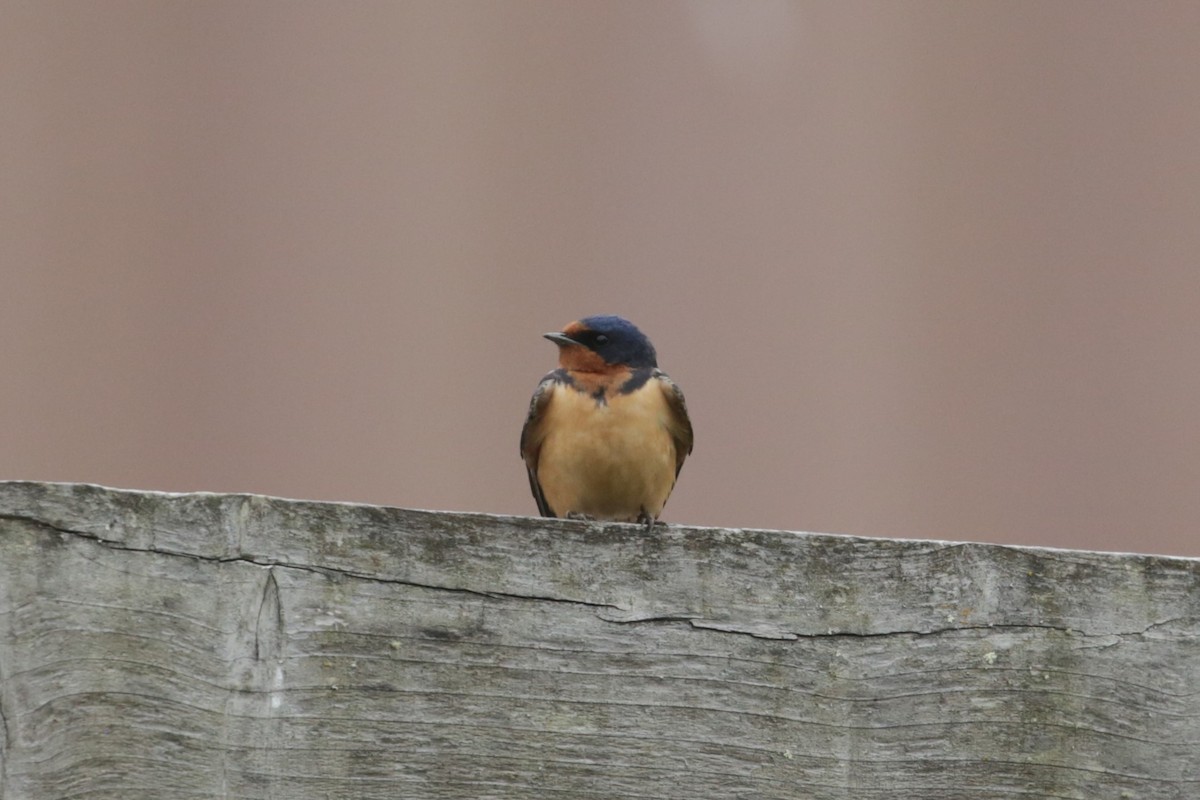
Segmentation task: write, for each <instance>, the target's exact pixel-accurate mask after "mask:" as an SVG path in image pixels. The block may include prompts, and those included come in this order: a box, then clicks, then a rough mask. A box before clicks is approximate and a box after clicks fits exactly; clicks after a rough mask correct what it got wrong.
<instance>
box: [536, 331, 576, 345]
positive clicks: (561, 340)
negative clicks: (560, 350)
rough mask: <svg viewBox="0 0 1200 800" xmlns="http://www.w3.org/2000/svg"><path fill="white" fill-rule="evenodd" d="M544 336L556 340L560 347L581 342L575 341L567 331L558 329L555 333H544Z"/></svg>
mask: <svg viewBox="0 0 1200 800" xmlns="http://www.w3.org/2000/svg"><path fill="white" fill-rule="evenodd" d="M542 336H544V337H546V338H547V339H549V340H550V341H552V342H554V343H555V344H556V345H558V346H559V347H570V346H571V345H573V344H579V342H577V341H575V340H574V339H572V338H571V337H570V336H567V335H566V334H565V333H559V332H558V331H555V332H554V333H543V334H542Z"/></svg>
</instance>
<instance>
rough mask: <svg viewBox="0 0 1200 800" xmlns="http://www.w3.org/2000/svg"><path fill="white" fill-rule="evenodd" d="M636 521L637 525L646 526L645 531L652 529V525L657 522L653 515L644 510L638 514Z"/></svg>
mask: <svg viewBox="0 0 1200 800" xmlns="http://www.w3.org/2000/svg"><path fill="white" fill-rule="evenodd" d="M637 521H638V524H639V525H645V526H646V533H649V532H650V531H652V530H654V526H655V524H656V523H657V522H658V520H657V519H656V518H655V517H652V516H650V515H649V514H647V513H646V512H645V511H643V512H642V513H640V514H638V517H637Z"/></svg>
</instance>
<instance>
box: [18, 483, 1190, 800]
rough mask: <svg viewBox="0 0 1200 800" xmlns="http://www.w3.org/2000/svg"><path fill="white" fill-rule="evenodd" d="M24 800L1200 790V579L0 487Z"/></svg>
mask: <svg viewBox="0 0 1200 800" xmlns="http://www.w3.org/2000/svg"><path fill="white" fill-rule="evenodd" d="M0 737H2V738H0V790H2V792H0V796H3V797H4V798H13V800H32V799H33V798H38V799H39V800H40V799H41V798H51V797H53V798H62V797H79V798H84V797H86V798H109V797H111V798H140V797H145V798H151V797H153V798H176V797H178V798H197V797H201V798H203V797H220V798H268V797H272V798H276V797H277V798H301V799H303V798H326V797H339V798H340V797H356V798H384V797H387V798H396V797H414V798H416V797H421V798H427V797H428V798H462V797H481V798H517V797H547V798H571V799H574V798H707V797H721V798H724V797H746V798H750V797H753V798H797V797H799V798H818V799H822V800H823V799H824V798H830V799H832V798H837V799H838V800H842V799H849V798H855V799H856V800H857V799H859V798H866V799H868V800H869V799H871V798H880V799H882V798H889V799H890V798H901V799H903V798H922V800H938V799H939V798H966V797H969V798H1081V799H1082V798H1087V799H1088V800H1091V799H1092V798H1100V797H1113V798H1121V797H1129V798H1195V797H1200V562H1198V561H1196V560H1189V559H1178V558H1165V557H1155V556H1141V555H1124V554H1106V553H1090V552H1078V551H1062V550H1040V549H1034V548H1016V547H1001V546H990V545H979V544H966V543H952V542H931V541H903V540H888V539H862V538H853V537H841V536H828V535H809V534H795V533H786V532H776V531H757V530H735V529H706V528H683V527H670V528H658V529H656V530H655V531H653V532H651V533H646V532H645V531H644V530H643V529H641V528H640V527H638V526H634V525H620V524H593V523H583V522H572V521H558V520H542V519H534V518H514V517H495V516H489V515H483V514H453V513H435V512H426V511H412V510H403V509H394V508H380V507H372V506H362V505H349V504H336V503H312V502H298V501H288V500H279V499H271V498H265V497H259V496H250V495H214V494H189V495H168V494H157V493H145V492H128V491H117V490H111V489H105V488H101V487H96V486H86V485H78V484H40V483H20V482H10V483H0Z"/></svg>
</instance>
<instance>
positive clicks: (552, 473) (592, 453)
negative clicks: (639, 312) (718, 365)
mask: <svg viewBox="0 0 1200 800" xmlns="http://www.w3.org/2000/svg"><path fill="white" fill-rule="evenodd" d="M543 336H544V337H545V338H547V339H549V340H550V341H551V342H553V343H554V344H556V345H558V368H557V369H555V370H553V371H551V372H549V373H547V374H546V376H545V377H543V378H542V380H541V382H540V383H538V386H537V389H536V390H535V391H534V393H533V398H532V399H531V400H530V401H529V413H528V414H527V415H526V417H525V425H524V427H523V428H522V429H521V457H522V458H523V459H524V461H525V466H526V468H527V470H528V472H529V486H530V489H531V490H532V491H533V497H534V500H535V501H536V502H537V507H538V511H539V512H540V513H541V515H542V516H543V517H567V518H572V519H591V520H609V521H617V522H637V523H641V524H643V525H645V526H646V528H647V529H650V528H652V527H653V526H654V524H655V522H657V521H658V518H659V515H660V514H662V510H663V506H664V505H665V504H666V502H667V497H669V496H670V494H671V490H672V489H673V488H675V481H676V479H677V478H678V477H679V470H680V469H681V468H682V467H683V461H684V459H685V458H687V457H688V455H690V454H691V452H692V439H693V437H692V423H691V421H690V419H689V418H688V412H687V404H686V403H685V402H684V399H683V391H682V390H680V388H679V387H678V386H677V385H676V384H675V382H674V381H672V380H671V379H670V378H669V377H667V374H666V373H665V372H663V371H662V370H660V369H659V368H658V355H657V353H656V352H655V350H654V345H653V344H651V343H650V340H649V339H648V338H646V335H645V334H643V333H642V332H641V331H640V330H638V328H637V326H636V325H634V324H633V323H632V322H630V321H629V320H627V319H624V318H622V317H618V316H613V315H599V316H591V317H584V318H583V319H580V320H577V321H575V322H572V323H570V324H569V325H567V326H565V327H564V328H563V329H562V330H561V331H555V332H552V333H546V334H543Z"/></svg>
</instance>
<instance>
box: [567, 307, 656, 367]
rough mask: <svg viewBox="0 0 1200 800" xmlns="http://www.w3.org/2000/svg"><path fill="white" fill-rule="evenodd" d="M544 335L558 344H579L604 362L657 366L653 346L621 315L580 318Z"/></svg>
mask: <svg viewBox="0 0 1200 800" xmlns="http://www.w3.org/2000/svg"><path fill="white" fill-rule="evenodd" d="M545 336H546V338H547V339H549V340H550V341H552V342H554V343H555V344H557V345H558V346H559V347H570V346H572V345H582V346H583V347H586V348H587V349H588V350H590V351H592V352H593V353H595V354H596V355H598V356H600V358H602V359H604V363H605V364H610V365H615V364H623V365H625V366H628V367H632V368H634V369H639V368H642V367H657V366H658V355H657V354H656V353H655V352H654V345H652V344H650V340H649V339H647V338H646V334H644V333H642V332H641V331H640V330H638V328H637V326H636V325H634V324H633V323H632V322H630V321H629V320H627V319H624V318H623V317H617V316H612V315H602V316H596V317H584V318H583V319H581V320H579V321H578V322H572V323H571V324H570V325H568V326H567V327H565V328H563V329H562V331H561V332H558V333H547V334H545Z"/></svg>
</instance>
